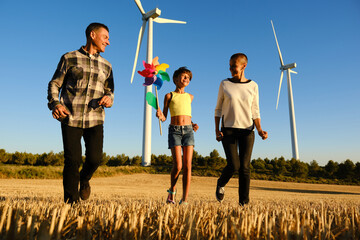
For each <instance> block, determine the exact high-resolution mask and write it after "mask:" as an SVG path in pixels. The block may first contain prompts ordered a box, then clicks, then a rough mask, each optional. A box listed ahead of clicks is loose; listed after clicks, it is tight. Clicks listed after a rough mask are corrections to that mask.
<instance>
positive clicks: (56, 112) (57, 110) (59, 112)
mask: <svg viewBox="0 0 360 240" xmlns="http://www.w3.org/2000/svg"><path fill="white" fill-rule="evenodd" d="M69 114H70V113H69V111H68V110H67V109H66V108H65V107H64V106H63V105H61V104H58V105H56V106H55V107H54V109H53V111H52V116H53V118H55V119H61V118H66V117H67V116H68V115H69Z"/></svg>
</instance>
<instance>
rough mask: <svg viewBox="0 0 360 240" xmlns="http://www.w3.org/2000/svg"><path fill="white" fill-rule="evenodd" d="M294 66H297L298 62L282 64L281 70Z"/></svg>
mask: <svg viewBox="0 0 360 240" xmlns="http://www.w3.org/2000/svg"><path fill="white" fill-rule="evenodd" d="M292 68H296V63H290V64H286V65H284V66H281V67H280V70H281V71H285V70H288V69H292Z"/></svg>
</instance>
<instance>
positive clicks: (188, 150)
mask: <svg viewBox="0 0 360 240" xmlns="http://www.w3.org/2000/svg"><path fill="white" fill-rule="evenodd" d="M193 152H194V146H184V147H183V153H184V154H183V167H184V170H183V198H182V200H183V201H184V202H186V200H187V197H188V195H189V190H190V181H191V162H192V156H193Z"/></svg>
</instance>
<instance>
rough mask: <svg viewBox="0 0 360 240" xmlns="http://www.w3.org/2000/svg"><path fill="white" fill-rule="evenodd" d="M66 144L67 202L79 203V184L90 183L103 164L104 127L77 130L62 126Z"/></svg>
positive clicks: (65, 176)
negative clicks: (82, 141) (82, 146)
mask: <svg viewBox="0 0 360 240" xmlns="http://www.w3.org/2000/svg"><path fill="white" fill-rule="evenodd" d="M61 130H62V137H63V144H64V158H65V161H64V171H63V186H64V200H65V202H69V203H74V202H78V201H79V182H80V181H89V180H90V178H91V177H92V175H93V174H94V172H95V171H96V169H97V168H98V167H99V165H100V164H101V160H102V155H103V136H104V127H103V125H98V126H95V127H92V128H75V127H70V126H68V125H66V124H63V123H62V124H61ZM81 138H84V142H85V162H84V164H83V167H82V169H81V171H80V172H79V168H80V166H81V164H82V152H81Z"/></svg>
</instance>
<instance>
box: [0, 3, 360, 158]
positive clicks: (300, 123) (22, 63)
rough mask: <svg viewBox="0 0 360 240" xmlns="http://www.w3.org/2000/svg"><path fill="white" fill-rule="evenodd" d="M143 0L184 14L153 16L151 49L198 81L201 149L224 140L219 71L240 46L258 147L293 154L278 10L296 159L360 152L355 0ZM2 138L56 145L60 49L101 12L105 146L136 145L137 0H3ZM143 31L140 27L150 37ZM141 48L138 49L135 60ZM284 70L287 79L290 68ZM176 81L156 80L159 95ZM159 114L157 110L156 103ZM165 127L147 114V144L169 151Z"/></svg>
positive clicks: (16, 145)
mask: <svg viewBox="0 0 360 240" xmlns="http://www.w3.org/2000/svg"><path fill="white" fill-rule="evenodd" d="M142 4H143V7H144V9H145V11H149V10H151V9H153V8H155V7H158V8H160V9H161V11H162V14H161V17H163V18H170V19H176V20H183V21H186V22H187V24H186V25H182V24H156V23H155V24H154V56H159V58H160V62H165V63H168V64H169V65H170V68H169V69H168V70H167V71H168V72H169V73H170V75H172V73H173V71H174V70H176V69H177V68H178V67H181V66H187V67H188V68H189V69H190V70H192V72H193V80H192V81H191V83H190V85H189V87H188V88H187V89H186V91H188V92H190V93H192V94H193V95H194V96H195V98H194V101H193V121H194V122H196V123H198V125H199V127H200V129H199V130H198V132H197V133H196V134H195V141H196V146H195V150H196V151H198V152H199V153H200V154H201V155H204V156H207V155H209V153H210V152H211V151H212V150H213V149H217V150H218V151H219V153H220V154H221V155H222V156H224V154H223V150H222V146H221V144H220V143H218V142H217V141H216V140H215V134H214V108H215V104H216V97H217V91H218V87H219V83H220V81H221V80H223V79H225V78H227V77H229V76H230V74H229V70H228V59H229V57H230V56H231V55H232V54H233V53H236V52H244V53H246V54H247V55H248V57H249V63H248V67H247V70H246V77H247V78H250V79H253V80H255V81H256V82H257V83H258V84H259V90H260V110H261V118H262V127H263V129H264V130H266V131H268V133H269V138H268V140H266V141H262V140H261V139H260V137H257V139H256V142H255V146H254V151H253V158H258V157H261V158H265V157H268V158H274V157H280V156H284V157H285V158H286V159H290V158H291V156H292V153H291V140H290V125H289V113H288V101H287V87H286V82H284V84H283V87H282V91H281V95H280V103H279V108H278V110H277V111H276V110H275V106H276V97H277V91H278V86H279V78H280V70H279V59H278V55H277V49H276V45H275V40H274V36H273V32H272V28H271V24H270V20H273V22H274V25H275V29H276V33H277V37H278V40H279V44H280V48H281V51H282V54H283V58H284V62H285V63H292V62H296V63H297V68H296V69H294V70H295V71H297V72H298V74H297V75H294V74H293V75H292V85H293V95H294V104H295V116H296V124H297V134H298V145H299V153H300V159H301V160H302V161H304V162H310V161H312V160H316V161H318V163H319V164H320V165H325V164H326V163H327V162H328V161H329V160H334V161H337V162H342V161H344V160H346V159H351V160H352V161H354V162H358V161H360V140H359V134H360V126H359V123H360V110H359V109H360V108H359V104H360V98H359V91H360V83H359V81H360V71H359V65H360V46H359V43H360V28H359V26H360V2H359V1H358V0H345V1H335V0H330V1H328V0H319V1H310V0H304V1H285V0H284V1H266V0H256V1H250V0H246V1H243V0H224V1H215V0H208V1H193V0H182V1H169V0H143V1H142ZM0 9H1V14H0V29H1V31H2V34H1V37H0V46H2V57H1V58H0V69H1V75H0V81H1V88H0V100H1V103H2V104H1V105H0V110H1V117H0V148H3V149H5V150H6V151H8V152H15V151H20V152H31V153H43V152H49V151H54V152H60V151H62V140H61V132H60V125H59V123H58V122H57V121H56V120H54V119H53V118H52V116H51V112H50V111H49V110H48V109H47V100H46V95H47V84H48V82H49V81H50V79H51V77H52V75H53V73H54V71H55V68H56V66H57V63H58V61H59V59H60V57H61V55H62V54H64V53H66V52H69V51H72V50H76V49H78V48H79V47H80V46H81V45H84V44H85V34H84V31H85V28H86V27H87V25H88V24H89V23H90V22H102V23H105V24H106V25H108V27H109V28H110V43H111V45H110V46H108V47H107V48H106V51H105V53H103V54H102V56H103V57H105V58H106V59H108V60H109V61H110V62H111V63H112V65H113V71H114V79H115V103H114V106H113V107H112V108H111V109H107V110H106V122H105V141H104V151H105V152H106V153H107V154H109V155H116V154H122V153H124V154H126V155H128V156H134V155H141V149H142V131H143V107H144V88H143V86H142V82H143V78H142V77H141V76H140V75H138V74H136V75H135V78H134V82H133V84H130V76H131V70H132V65H133V61H134V56H135V48H136V43H137V37H138V32H139V28H140V26H141V23H142V21H141V15H140V13H139V10H138V8H137V7H136V4H135V2H134V1H133V0H121V1H118V0H117V1H113V0H109V1H92V0H90V1H68V0H64V1H61V2H56V1H9V0H1V1H0ZM144 40H145V39H144ZM145 58H146V47H145V44H143V46H142V48H141V50H140V56H139V61H138V65H137V70H141V69H142V68H143V67H142V65H141V62H142V60H145ZM284 80H286V79H285V78H284ZM174 89H175V86H174V84H173V83H172V82H170V83H165V84H164V86H163V88H162V89H161V90H160V91H159V98H160V105H161V106H162V105H163V104H162V102H163V97H164V95H165V94H166V93H167V92H170V91H172V90H174ZM153 115H155V114H154V112H153ZM168 124H169V120H168V121H167V122H165V123H164V124H163V136H160V134H159V128H158V122H157V119H156V118H155V116H154V117H153V121H152V125H153V126H152V152H153V153H154V154H156V155H158V154H167V155H170V151H169V150H168V149H167V125H168Z"/></svg>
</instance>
